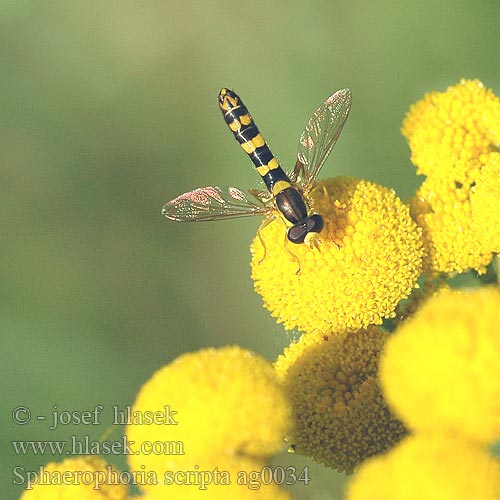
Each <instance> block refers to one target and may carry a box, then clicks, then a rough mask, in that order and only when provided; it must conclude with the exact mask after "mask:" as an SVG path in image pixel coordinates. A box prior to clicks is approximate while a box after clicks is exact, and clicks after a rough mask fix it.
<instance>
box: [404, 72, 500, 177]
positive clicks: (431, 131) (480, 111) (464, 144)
mask: <svg viewBox="0 0 500 500" xmlns="http://www.w3.org/2000/svg"><path fill="white" fill-rule="evenodd" d="M402 133H403V135H404V136H405V137H406V138H407V140H408V143H409V145H410V148H411V152H412V161H413V163H414V164H415V165H416V166H417V167H418V173H421V174H425V175H427V176H431V175H432V176H438V177H440V176H443V175H444V176H445V177H450V176H451V177H453V178H454V179H455V180H458V181H461V182H462V181H463V180H464V179H465V178H466V177H470V174H471V172H470V171H471V168H472V169H473V168H474V162H472V163H471V162H470V161H469V160H471V159H477V158H478V157H479V156H480V155H482V154H484V153H489V152H491V151H495V150H498V148H500V98H498V97H497V96H495V94H493V92H492V91H491V90H489V89H486V88H485V87H484V85H483V84H482V83H481V82H480V81H479V80H462V81H461V82H460V83H459V84H458V85H454V86H452V87H449V88H448V89H447V90H446V92H430V93H428V94H426V95H425V96H424V98H423V99H422V100H421V101H419V102H417V103H416V104H414V105H413V106H412V107H411V108H410V111H409V112H408V114H407V115H406V118H405V120H404V122H403V127H402Z"/></svg>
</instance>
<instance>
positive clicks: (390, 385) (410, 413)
mask: <svg viewBox="0 0 500 500" xmlns="http://www.w3.org/2000/svg"><path fill="white" fill-rule="evenodd" d="M499 310H500V289H499V288H498V287H493V286H491V287H484V288H479V289H474V290H470V291H469V290H462V291H452V290H444V291H442V292H441V293H439V294H437V295H436V296H434V297H433V298H431V299H430V300H429V301H428V302H427V303H425V304H424V305H423V306H422V308H421V309H420V310H419V311H417V312H416V313H415V315H414V316H413V317H411V318H409V319H407V320H406V321H405V322H404V323H402V324H401V325H400V327H399V328H398V329H397V330H396V331H395V333H394V335H393V336H392V337H391V338H390V339H389V340H388V342H387V344H386V347H385V350H384V353H383V355H382V359H381V369H380V378H381V383H382V388H383V390H384V395H385V397H386V398H387V401H388V402H389V403H390V404H391V405H392V407H393V408H394V410H395V411H396V413H397V414H399V416H400V417H401V418H402V419H403V421H404V422H405V424H407V425H408V426H409V427H410V428H412V429H414V430H418V431H426V432H435V433H441V432H446V431H449V432H454V433H456V434H457V435H463V436H465V437H467V438H468V439H472V440H475V441H478V442H482V443H492V442H494V441H495V440H497V439H499V438H500V362H499V359H500V336H499V335H498V318H499Z"/></svg>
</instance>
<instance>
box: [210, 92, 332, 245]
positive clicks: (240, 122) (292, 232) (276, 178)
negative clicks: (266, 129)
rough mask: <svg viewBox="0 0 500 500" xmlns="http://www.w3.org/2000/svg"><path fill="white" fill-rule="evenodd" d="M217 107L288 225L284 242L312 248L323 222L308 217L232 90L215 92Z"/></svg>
mask: <svg viewBox="0 0 500 500" xmlns="http://www.w3.org/2000/svg"><path fill="white" fill-rule="evenodd" d="M219 107H220V109H221V111H222V114H223V115H224V120H225V121H226V123H227V125H228V127H229V128H230V129H231V131H232V132H233V135H234V137H235V138H236V140H237V141H238V143H239V145H240V146H241V147H242V148H243V150H244V151H245V153H247V155H248V156H249V157H250V159H251V160H252V162H253V164H254V166H255V168H256V170H257V172H259V174H260V175H261V176H262V180H263V181H264V183H265V185H266V186H267V189H268V190H269V192H270V193H271V194H272V195H273V197H274V202H275V204H276V208H277V209H278V210H279V211H280V212H281V214H282V215H283V217H285V219H286V220H288V222H290V223H291V227H289V228H288V230H287V236H288V239H289V240H290V241H291V242H292V243H304V242H306V243H308V244H309V245H310V246H314V245H315V244H316V242H317V236H318V234H319V233H320V232H321V230H322V229H323V218H322V217H321V216H320V215H318V214H314V213H310V210H309V208H308V206H307V204H306V201H305V200H304V196H303V195H302V192H300V191H299V189H298V188H297V187H296V186H295V185H294V184H292V181H291V180H290V178H289V177H288V175H286V173H285V171H284V170H283V169H282V168H281V166H280V164H279V162H278V160H277V159H276V157H275V156H274V155H273V154H272V153H271V150H270V149H269V146H268V145H267V143H266V141H265V140H264V137H262V134H261V133H260V132H259V129H258V128H257V125H256V124H255V122H254V121H253V118H252V116H251V115H250V113H249V112H248V109H247V107H246V106H245V105H244V104H243V102H242V100H241V99H240V98H239V96H238V95H237V94H236V93H235V92H233V91H232V90H229V89H226V88H223V89H222V90H221V91H220V92H219Z"/></svg>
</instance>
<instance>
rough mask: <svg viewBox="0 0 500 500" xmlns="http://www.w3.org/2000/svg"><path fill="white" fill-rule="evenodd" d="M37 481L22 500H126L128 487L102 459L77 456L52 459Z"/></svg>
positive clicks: (25, 492) (22, 496)
mask: <svg viewBox="0 0 500 500" xmlns="http://www.w3.org/2000/svg"><path fill="white" fill-rule="evenodd" d="M37 480H38V481H39V482H38V483H36V484H34V485H32V489H26V490H25V491H24V493H23V494H22V495H21V500H56V499H57V500H74V499H75V498H78V500H125V499H126V498H128V487H127V486H126V485H124V484H123V483H122V482H121V480H120V476H119V473H118V471H116V469H114V468H112V467H111V466H110V465H108V464H107V463H106V462H105V461H104V460H103V459H101V458H99V457H96V456H93V457H74V458H68V459H66V460H63V461H62V462H51V463H49V464H47V465H45V466H43V468H42V469H41V470H40V473H39V475H38V478H37Z"/></svg>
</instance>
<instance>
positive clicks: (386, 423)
mask: <svg viewBox="0 0 500 500" xmlns="http://www.w3.org/2000/svg"><path fill="white" fill-rule="evenodd" d="M385 338H386V334H385V333H384V332H383V331H382V330H381V329H380V328H379V327H377V326H371V327H369V328H368V329H366V330H359V331H351V332H344V333H343V334H339V333H336V334H332V335H323V336H320V335H312V334H305V335H302V337H301V338H300V340H299V341H298V342H297V343H295V344H291V345H290V346H289V347H288V348H286V349H285V352H284V354H283V355H281V356H279V358H278V360H277V361H276V363H275V369H276V372H277V373H278V375H279V377H280V379H281V380H282V381H283V383H284V386H285V390H286V392H287V395H288V397H289V399H290V400H291V403H292V408H293V416H294V421H295V423H294V427H293V429H292V432H291V435H290V436H289V442H290V443H291V444H292V446H293V448H294V449H295V451H296V452H297V453H300V454H302V455H307V456H310V457H312V458H313V459H314V460H315V461H317V462H322V463H324V464H326V465H329V466H331V467H333V468H334V469H337V470H338V471H347V472H351V471H352V469H353V468H354V467H355V466H357V465H358V464H359V463H360V462H362V461H363V460H364V459H365V458H367V457H369V456H372V455H375V454H377V453H381V452H383V451H385V450H387V449H389V448H390V447H391V446H392V445H394V443H396V442H397V441H398V440H399V439H400V438H401V437H402V436H403V435H404V434H405V433H406V430H405V428H404V427H403V425H402V424H401V423H400V422H399V421H398V420H397V419H396V418H395V417H393V416H392V415H391V413H390V411H389V409H388V407H387V405H386V403H385V402H384V399H383V397H382V392H381V389H380V387H379V384H378V381H377V371H378V359H379V354H380V351H381V349H382V346H383V345H384V342H385Z"/></svg>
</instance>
